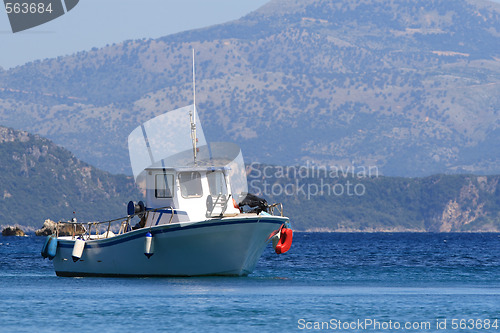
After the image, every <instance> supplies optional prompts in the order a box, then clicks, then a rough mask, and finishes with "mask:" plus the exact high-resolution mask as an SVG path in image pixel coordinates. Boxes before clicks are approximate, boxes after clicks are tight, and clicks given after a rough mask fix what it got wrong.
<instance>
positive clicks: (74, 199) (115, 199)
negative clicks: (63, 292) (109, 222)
mask: <svg viewBox="0 0 500 333" xmlns="http://www.w3.org/2000/svg"><path fill="white" fill-rule="evenodd" d="M138 198H141V195H140V193H139V192H138V191H137V189H136V188H135V186H134V182H133V179H132V177H127V176H123V175H111V174H109V173H107V172H104V171H101V170H98V169H96V168H94V167H92V166H90V165H88V164H86V163H84V162H81V161H79V160H78V159H76V158H75V157H74V156H73V155H72V154H71V153H70V152H69V151H67V150H66V149H64V148H61V147H58V146H56V145H55V144H54V143H52V142H51V141H49V140H47V139H45V138H41V137H40V136H37V135H31V134H28V133H26V132H22V131H14V130H12V129H9V128H6V127H0V225H13V224H20V225H28V226H34V227H41V225H42V224H43V221H44V220H45V219H47V218H50V219H52V220H56V221H57V220H60V219H63V220H69V219H71V218H72V217H73V211H74V212H75V213H76V215H75V216H76V217H77V218H78V220H81V221H96V220H105V219H107V218H113V217H120V216H125V215H126V211H127V210H126V204H127V202H128V201H129V200H137V199H138Z"/></svg>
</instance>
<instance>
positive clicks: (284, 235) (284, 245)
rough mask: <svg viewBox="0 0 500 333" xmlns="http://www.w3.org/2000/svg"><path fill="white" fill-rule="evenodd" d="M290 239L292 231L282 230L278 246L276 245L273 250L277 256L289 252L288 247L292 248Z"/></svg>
mask: <svg viewBox="0 0 500 333" xmlns="http://www.w3.org/2000/svg"><path fill="white" fill-rule="evenodd" d="M292 239H293V231H292V229H288V228H282V229H281V236H280V240H279V242H278V244H276V248H275V249H274V251H275V252H276V253H277V254H282V253H285V252H286V251H288V250H290V247H291V246H292Z"/></svg>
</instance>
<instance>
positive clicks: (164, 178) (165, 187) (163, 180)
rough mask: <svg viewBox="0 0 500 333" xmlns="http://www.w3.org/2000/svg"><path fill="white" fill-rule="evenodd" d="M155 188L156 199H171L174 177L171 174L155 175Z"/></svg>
mask: <svg viewBox="0 0 500 333" xmlns="http://www.w3.org/2000/svg"><path fill="white" fill-rule="evenodd" d="M155 180H156V187H155V196H156V197H157V198H172V197H173V193H174V191H173V184H174V175H171V174H166V173H163V174H159V175H156V178H155Z"/></svg>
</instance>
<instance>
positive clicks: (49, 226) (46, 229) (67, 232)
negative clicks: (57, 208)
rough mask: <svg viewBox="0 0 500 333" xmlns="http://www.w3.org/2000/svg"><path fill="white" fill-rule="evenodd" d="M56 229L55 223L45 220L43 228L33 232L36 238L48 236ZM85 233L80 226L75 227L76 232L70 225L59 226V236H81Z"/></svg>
mask: <svg viewBox="0 0 500 333" xmlns="http://www.w3.org/2000/svg"><path fill="white" fill-rule="evenodd" d="M56 229H57V222H54V221H52V220H50V219H47V220H45V222H43V226H42V228H41V229H38V230H37V231H35V235H37V236H49V235H52V234H55V233H56ZM84 232H85V230H84V229H83V227H82V226H81V225H77V226H76V232H75V227H74V226H73V225H71V224H60V225H59V236H72V235H73V233H75V234H76V235H81V234H83V233H84Z"/></svg>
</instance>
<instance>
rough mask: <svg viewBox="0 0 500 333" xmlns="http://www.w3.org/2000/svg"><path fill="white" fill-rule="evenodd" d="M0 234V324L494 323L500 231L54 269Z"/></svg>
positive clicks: (499, 288)
mask: <svg viewBox="0 0 500 333" xmlns="http://www.w3.org/2000/svg"><path fill="white" fill-rule="evenodd" d="M44 240H45V238H44V237H36V236H31V237H1V236H0V332H319V331H322V332H402V331H403V332H404V331H406V332H500V234H414V233H394V234H386V233H372V234H363V233H295V234H294V243H293V246H292V249H291V250H290V251H289V252H288V253H286V254H283V255H276V254H275V253H274V251H273V249H272V247H271V246H268V248H267V249H266V250H265V252H264V254H263V256H262V257H261V259H260V261H259V263H258V265H257V267H256V269H255V271H254V273H253V274H251V275H249V276H248V277H198V278H62V277H57V276H56V275H55V273H54V270H53V267H52V262H50V261H49V260H47V259H45V260H43V259H42V257H41V256H40V250H41V247H42V245H43V242H44Z"/></svg>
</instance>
